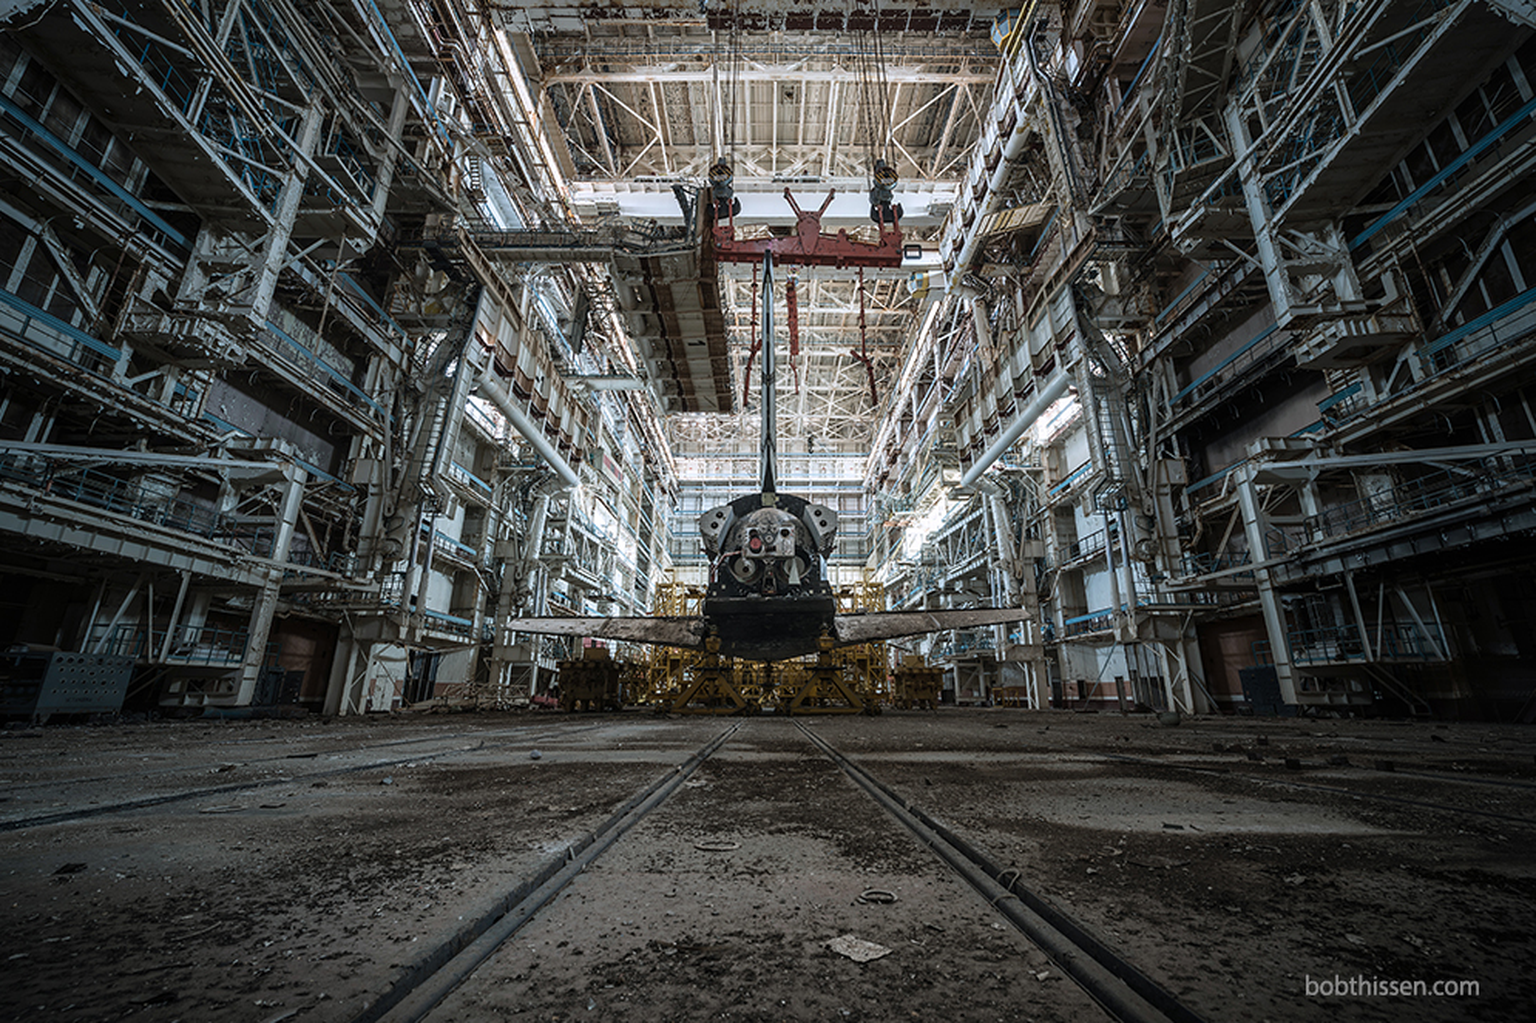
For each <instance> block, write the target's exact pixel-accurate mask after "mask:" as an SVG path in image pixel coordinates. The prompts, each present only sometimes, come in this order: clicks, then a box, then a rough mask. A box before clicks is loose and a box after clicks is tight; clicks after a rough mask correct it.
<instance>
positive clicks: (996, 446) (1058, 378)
mask: <svg viewBox="0 0 1536 1023" xmlns="http://www.w3.org/2000/svg"><path fill="white" fill-rule="evenodd" d="M1071 382H1072V376H1071V374H1069V373H1064V372H1060V371H1058V372H1057V374H1056V375H1055V376H1054V377H1052V378H1051V381H1050V383H1048V384H1046V385H1045V387H1044V388H1042V389H1041V391H1040V393H1039V394H1037V395H1035V400H1034V401H1032V402H1030V403H1029V404H1028V405H1026V406H1024V410H1023V411H1022V412H1020V413H1019V414H1018V415H1017V416H1016V417H1015V418H1014V420H1013V422H1012V423H1011V424H1009V426H1008V429H1006V430H1004V431H1003V433H1002V436H1000V437H998V438H997V440H995V441H993V442H992V446H991V447H989V448H987V450H986V451H983V452H982V454H981V457H980V458H978V459H976V463H975V464H974V465H972V466H971V467H970V468H969V469H967V470H966V471H965V475H964V476H962V477H960V485H961V486H962V487H970V486H975V485H976V481H977V480H978V479H980V478H981V474H982V473H984V472H986V471H987V470H988V469H990V468H991V467H992V463H993V462H995V461H997V460H998V459H999V458H1001V457H1003V452H1005V451H1007V450H1008V449H1009V448H1011V447H1013V445H1014V443H1015V442H1016V441H1017V440H1018V439H1019V438H1020V437H1022V436H1023V435H1024V431H1025V430H1027V429H1029V428H1030V427H1031V426H1033V425H1034V423H1035V420H1037V419H1039V418H1040V417H1041V416H1042V415H1044V414H1045V410H1046V409H1048V408H1050V407H1051V404H1052V403H1053V402H1055V401H1056V399H1057V398H1060V397H1061V396H1062V395H1063V394H1066V393H1067V385H1068V384H1070V383H1071Z"/></svg>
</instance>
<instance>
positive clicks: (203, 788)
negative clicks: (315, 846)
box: [0, 722, 609, 832]
mask: <svg viewBox="0 0 1536 1023" xmlns="http://www.w3.org/2000/svg"><path fill="white" fill-rule="evenodd" d="M608 724H609V723H608V722H599V723H596V724H590V725H580V726H576V727H570V728H554V729H546V730H543V731H540V732H537V733H533V734H530V733H528V732H524V731H519V730H516V729H509V730H506V731H499V732H478V733H476V732H465V733H455V734H453V735H448V736H431V737H429V738H424V739H403V740H393V741H390V742H385V743H369V744H367V745H363V746H356V747H350V748H345V749H340V750H317V751H313V752H311V751H303V752H296V753H287V754H284V755H282V756H277V757H263V758H259V759H256V760H250V761H247V762H246V766H252V765H262V764H267V765H270V764H280V763H286V762H292V761H295V760H308V759H312V758H316V757H320V756H327V757H344V756H354V755H357V754H359V753H366V752H368V751H370V750H378V749H391V748H394V747H398V746H405V745H418V744H420V743H422V742H443V741H445V740H446V741H452V740H454V739H463V738H479V739H480V740H481V741H480V742H478V743H477V744H475V745H473V746H455V747H453V748H451V749H444V750H437V751H424V752H418V753H414V754H412V755H411V756H408V757H394V758H391V759H388V760H370V761H368V762H366V763H362V764H348V765H346V766H344V767H333V768H327V769H325V770H321V771H307V772H303V773H296V774H288V773H284V774H281V775H277V776H274V777H266V778H250V779H246V780H242V781H236V782H226V783H224V784H220V785H199V786H194V787H192V788H186V789H177V790H174V791H171V792H157V793H154V794H152V795H144V796H136V797H133V798H129V799H119V800H114V801H112V802H108V803H98V804H93V805H89V806H73V807H69V808H67V809H63V810H57V811H54V812H51V813H41V814H33V815H31V816H24V817H11V818H8V819H0V832H6V831H22V830H26V829H28V828H37V827H44V826H46V825H50V824H67V823H70V822H72V821H81V820H87V819H89V818H92V817H102V816H108V815H111V814H119V813H128V812H131V811H134V810H143V809H147V808H150V807H155V806H163V805H165V804H168V803H179V802H185V801H187V800H192V799H206V798H208V797H210V796H224V795H230V794H232V793H236V792H250V791H253V790H256V789H264V788H272V787H274V786H277V785H295V784H301V783H304V782H311V781H321V780H324V779H329V778H337V777H343V776H345V775H349V774H360V773H362V772H364V771H378V770H384V769H388V768H392V767H400V766H403V765H405V764H419V763H427V762H430V761H434V760H441V759H443V758H445V757H452V756H457V755H462V754H465V753H475V752H480V751H482V750H487V749H500V748H504V747H506V746H525V745H529V744H531V743H538V742H543V741H546V740H549V739H553V738H557V737H561V736H567V735H579V734H581V733H582V732H590V731H593V730H595V729H598V728H603V727H607V725H608ZM491 738H500V739H503V740H504V741H500V742H487V741H486V740H487V739H491ZM213 767H214V765H212V764H204V765H200V766H192V767H171V768H163V769H156V770H153V771H139V772H136V776H138V777H150V776H156V775H163V774H187V773H189V772H198V771H206V770H211V769H213ZM108 780H117V778H115V777H113V776H100V775H98V776H93V777H82V778H66V779H61V780H59V781H54V782H36V783H21V784H12V785H9V786H7V788H8V789H9V790H10V791H25V790H35V789H39V788H62V789H66V790H68V789H71V788H74V787H77V786H82V785H89V784H93V783H99V782H102V781H108Z"/></svg>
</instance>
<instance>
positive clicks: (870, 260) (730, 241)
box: [710, 188, 902, 267]
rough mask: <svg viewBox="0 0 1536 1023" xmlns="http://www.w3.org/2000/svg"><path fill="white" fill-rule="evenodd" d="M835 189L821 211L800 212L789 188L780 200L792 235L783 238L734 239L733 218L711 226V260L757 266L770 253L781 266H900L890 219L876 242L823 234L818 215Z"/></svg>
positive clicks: (895, 222) (897, 236)
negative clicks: (789, 212)
mask: <svg viewBox="0 0 1536 1023" xmlns="http://www.w3.org/2000/svg"><path fill="white" fill-rule="evenodd" d="M836 194H837V189H835V188H834V189H832V190H831V191H829V192H828V193H827V198H826V201H824V202H823V203H822V204H821V208H820V209H818V210H816V211H814V212H812V211H809V210H802V209H801V208H800V206H799V205H798V204H797V203H796V202H795V197H794V195H793V194H792V193H791V192H790V190H789V189H787V188H786V189H784V198H785V199H787V200H789V205H790V208H791V209H793V210H794V211H795V233H794V234H792V235H789V236H788V237H784V238H753V239H750V240H746V241H743V240H738V239H737V237H736V218H735V217H734V216H732V217H729V218H727V219H725V220H724V221H722V222H718V223H716V224H715V226H714V228H713V229H712V231H711V233H710V240H711V241H712V242H713V246H714V250H715V251H714V256H715V259H717V260H719V261H720V262H722V263H761V262H762V260H763V254H764V253H768V252H771V253H773V261H774V262H775V263H781V264H783V265H785V266H839V267H842V266H900V265H901V257H902V244H901V222H900V219H899V218H893V219H892V221H891V223H890V226H889V227H887V226H886V225H885V224H884V223H882V224H881V225H880V240H879V241H878V242H866V241H861V240H859V239H857V238H850V237H848V232H847V231H845V230H840V231H838V232H837V233H836V234H825V233H823V232H822V230H821V216H822V214H823V213H825V212H827V206H828V205H829V204H830V203H831V202H832V197H833V196H834V195H836Z"/></svg>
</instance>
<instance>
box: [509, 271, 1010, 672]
mask: <svg viewBox="0 0 1536 1023" xmlns="http://www.w3.org/2000/svg"><path fill="white" fill-rule="evenodd" d="M772 289H773V254H772V253H765V254H764V255H763V290H764V294H767V295H772V294H773V290H772ZM762 341H763V343H762V359H763V363H762V446H761V450H760V453H759V468H760V476H761V483H760V486H759V489H758V490H757V492H754V493H749V494H744V495H743V496H741V497H738V498H736V499H735V500H733V501H730V502H728V503H726V504H722V505H720V506H718V507H715V508H710V509H709V510H707V511H706V512H704V514H703V515H701V516H700V517H699V534H700V537H701V539H702V540H703V544H704V551H705V553H706V554H707V555H708V558H709V585H708V588H707V589H706V591H705V595H704V600H703V602H702V604H701V605H700V609H699V610H700V613H699V614H698V615H696V616H656V617H606V618H597V617H586V618H582V617H574V618H518V619H513V620H512V621H510V622H508V623H507V624H508V626H509V627H510V628H511V629H512V630H513V631H515V632H527V633H534V634H540V635H548V636H584V637H591V638H593V639H603V640H612V641H618V642H630V643H651V644H656V645H660V646H669V647H681V648H683V649H688V650H700V651H703V650H718V652H719V653H720V654H721V655H722V656H726V657H739V658H743V659H746V660H752V661H779V660H785V659H787V658H792V657H800V656H802V655H805V654H814V653H816V652H817V651H818V649H820V645H821V640H822V637H823V636H825V637H828V638H829V639H830V640H831V641H832V645H833V647H834V648H836V647H844V646H852V645H855V644H859V643H868V642H871V641H874V640H882V639H894V638H896V637H899V636H913V635H919V634H922V633H928V632H938V631H940V630H945V629H966V628H975V627H979V626H986V625H1002V624H1006V623H1009V622H1019V621H1022V620H1023V619H1024V610H1023V609H1022V608H974V609H966V610H942V611H892V612H884V611H870V612H863V613H855V614H839V613H837V597H836V594H835V593H834V592H833V590H832V585H831V583H830V582H829V581H828V579H827V567H828V566H827V559H828V558H829V557H830V556H831V554H832V551H833V547H834V544H835V542H836V538H837V513H836V512H835V511H833V510H832V509H831V508H828V507H826V506H825V505H820V504H816V503H814V502H812V501H807V500H805V499H804V498H802V497H797V496H795V495H793V494H782V493H780V492H779V490H778V486H777V484H776V482H775V456H776V452H777V441H776V436H775V426H776V410H775V406H774V388H775V379H774V378H775V368H776V367H775V365H774V344H773V302H772V301H771V300H770V301H768V302H765V303H764V316H763V321H762Z"/></svg>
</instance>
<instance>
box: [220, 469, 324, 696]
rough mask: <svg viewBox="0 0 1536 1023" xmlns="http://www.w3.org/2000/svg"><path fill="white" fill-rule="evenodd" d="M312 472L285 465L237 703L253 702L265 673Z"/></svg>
mask: <svg viewBox="0 0 1536 1023" xmlns="http://www.w3.org/2000/svg"><path fill="white" fill-rule="evenodd" d="M308 476H309V474H308V473H307V472H305V471H304V470H303V469H301V468H299V467H298V466H296V465H287V466H284V467H283V477H284V479H285V480H286V483H285V484H284V490H283V504H282V509H281V511H280V512H279V513H278V519H277V535H276V537H275V538H274V539H273V541H272V561H273V565H272V567H271V568H268V569H267V577H266V581H265V582H264V583H263V584H262V587H261V589H260V590H258V591H256V602H255V606H253V607H252V608H251V618H250V622H249V623H248V624H247V625H246V630H245V631H246V640H245V658H244V659H243V660H242V662H241V665H240V688H239V690H238V691H237V692H236V694H235V706H237V707H245V706H249V705H250V702H251V699H252V698H253V697H254V696H255V695H256V680H257V679H258V678H259V677H260V676H261V668H262V662H263V661H264V660H265V659H266V653H267V638H268V636H269V635H270V634H271V631H272V616H273V615H274V614H275V613H276V612H277V598H278V590H279V589H280V588H281V587H282V584H283V567H282V566H283V564H284V563H285V562H286V561H287V560H288V549H289V548H290V547H291V546H292V545H293V531H294V529H295V528H296V527H297V525H298V521H299V505H300V504H301V503H303V500H304V481H305V480H306V479H307V478H308Z"/></svg>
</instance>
